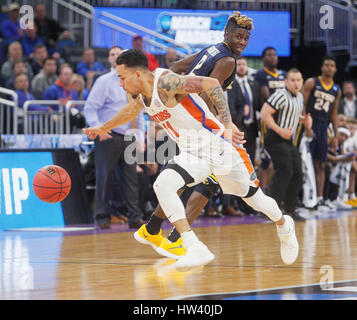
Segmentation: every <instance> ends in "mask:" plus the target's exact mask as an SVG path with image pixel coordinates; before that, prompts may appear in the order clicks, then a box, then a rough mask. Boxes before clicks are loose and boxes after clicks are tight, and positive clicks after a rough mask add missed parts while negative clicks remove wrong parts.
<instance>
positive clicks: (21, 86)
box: [14, 73, 49, 111]
mask: <svg viewBox="0 0 357 320" xmlns="http://www.w3.org/2000/svg"><path fill="white" fill-rule="evenodd" d="M14 85H15V92H16V93H17V96H18V99H19V100H18V102H19V107H20V108H23V106H24V103H25V102H26V101H27V100H36V99H35V97H34V96H33V94H32V93H31V92H30V91H29V79H28V77H27V75H26V73H20V74H18V75H17V76H16V77H15V83H14ZM28 110H32V111H49V108H48V106H43V105H30V106H29V108H28Z"/></svg>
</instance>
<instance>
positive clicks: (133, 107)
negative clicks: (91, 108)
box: [83, 97, 143, 141]
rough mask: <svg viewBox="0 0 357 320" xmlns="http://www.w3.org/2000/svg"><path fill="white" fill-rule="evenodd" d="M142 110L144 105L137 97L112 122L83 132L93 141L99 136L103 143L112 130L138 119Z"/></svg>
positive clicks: (85, 129)
mask: <svg viewBox="0 0 357 320" xmlns="http://www.w3.org/2000/svg"><path fill="white" fill-rule="evenodd" d="M142 109H143V105H142V103H141V101H140V98H139V97H137V98H136V99H132V100H131V101H130V102H129V103H128V104H127V105H125V106H124V107H123V108H122V109H121V110H120V111H119V112H118V113H117V114H116V115H115V116H114V117H113V118H111V119H110V120H108V121H106V122H105V123H103V124H102V125H100V126H96V127H90V128H84V129H83V132H84V133H85V134H87V135H88V138H89V139H91V140H94V139H95V138H96V137H97V136H99V139H100V140H101V141H102V140H103V136H105V135H107V134H108V133H110V130H112V129H114V128H116V127H119V126H121V125H123V124H125V123H128V122H130V121H132V120H134V119H136V117H137V116H138V114H139V113H140V111H141V110H142Z"/></svg>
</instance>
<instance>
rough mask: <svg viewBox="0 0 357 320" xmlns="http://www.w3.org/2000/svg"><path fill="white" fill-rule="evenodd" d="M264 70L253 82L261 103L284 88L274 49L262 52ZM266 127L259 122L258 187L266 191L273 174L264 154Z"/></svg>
mask: <svg viewBox="0 0 357 320" xmlns="http://www.w3.org/2000/svg"><path fill="white" fill-rule="evenodd" d="M262 60H263V64H264V68H263V69H261V70H258V71H257V72H256V73H255V75H254V80H255V81H257V82H258V83H259V85H260V94H261V97H262V101H263V103H264V102H266V101H267V100H268V99H269V97H270V96H271V95H272V94H273V93H274V92H275V91H276V90H278V89H283V88H285V79H286V72H285V71H283V70H279V69H278V62H279V57H278V55H277V52H276V50H275V48H273V47H266V48H265V49H264V50H263V52H262ZM266 133H267V127H266V124H265V123H264V122H262V121H261V122H260V144H261V148H262V149H261V155H262V163H261V165H260V168H259V177H260V186H261V188H262V189H263V190H264V191H267V189H268V188H269V185H270V182H269V181H270V180H271V178H272V174H273V168H272V163H271V160H270V156H269V155H267V154H266V153H265V152H264V135H265V134H266Z"/></svg>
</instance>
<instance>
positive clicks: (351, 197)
mask: <svg viewBox="0 0 357 320" xmlns="http://www.w3.org/2000/svg"><path fill="white" fill-rule="evenodd" d="M354 198H356V194H355V193H354V192H352V193H350V196H349V199H350V200H353V199H354Z"/></svg>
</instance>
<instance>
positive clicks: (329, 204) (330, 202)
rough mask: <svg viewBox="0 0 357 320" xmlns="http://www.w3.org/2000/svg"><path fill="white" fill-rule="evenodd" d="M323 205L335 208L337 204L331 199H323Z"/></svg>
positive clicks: (331, 208)
mask: <svg viewBox="0 0 357 320" xmlns="http://www.w3.org/2000/svg"><path fill="white" fill-rule="evenodd" d="M325 205H326V206H327V207H328V208H329V209H330V210H336V209H337V205H336V204H335V203H333V202H332V201H331V200H329V199H328V200H325Z"/></svg>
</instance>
